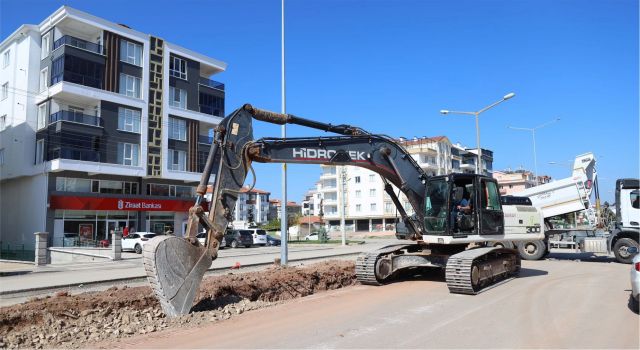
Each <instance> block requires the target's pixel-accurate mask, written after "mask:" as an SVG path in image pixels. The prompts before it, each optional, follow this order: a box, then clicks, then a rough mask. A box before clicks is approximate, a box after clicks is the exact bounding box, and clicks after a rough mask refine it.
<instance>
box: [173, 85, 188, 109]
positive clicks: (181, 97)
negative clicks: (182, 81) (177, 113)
mask: <svg viewBox="0 0 640 350" xmlns="http://www.w3.org/2000/svg"><path fill="white" fill-rule="evenodd" d="M169 105H170V106H171V107H176V108H182V109H187V91H186V90H183V89H178V88H175V87H173V86H170V87H169Z"/></svg>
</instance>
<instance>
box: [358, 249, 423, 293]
mask: <svg viewBox="0 0 640 350" xmlns="http://www.w3.org/2000/svg"><path fill="white" fill-rule="evenodd" d="M412 245H413V244H396V245H390V246H386V247H384V248H380V249H377V250H374V251H371V252H368V253H363V254H360V255H359V256H358V258H357V259H356V279H357V280H358V282H360V283H362V284H367V285H371V286H381V285H382V284H383V283H384V281H379V280H378V277H376V263H377V262H378V260H379V259H380V257H382V256H384V255H386V254H389V253H393V252H395V251H397V250H400V249H403V248H406V247H409V246H412Z"/></svg>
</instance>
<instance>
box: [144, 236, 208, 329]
mask: <svg viewBox="0 0 640 350" xmlns="http://www.w3.org/2000/svg"><path fill="white" fill-rule="evenodd" d="M142 258H143V259H142V260H143V264H144V269H145V272H146V273H147V279H148V280H149V284H150V285H151V288H152V289H153V292H154V293H155V295H156V297H157V298H158V300H159V301H160V305H161V306H162V309H163V311H164V313H165V314H166V315H167V316H170V317H174V316H179V315H185V314H187V313H189V311H190V310H191V306H192V305H193V299H194V298H195V296H196V292H197V291H198V289H199V287H200V282H201V281H202V277H203V276H204V273H205V272H206V271H207V269H208V268H209V266H211V255H210V254H209V252H208V251H207V249H206V248H204V247H198V246H195V245H192V244H191V243H189V242H188V241H187V240H185V239H184V238H179V237H175V236H157V237H154V238H153V239H152V240H151V241H149V242H148V243H147V244H145V245H144V250H143V255H142Z"/></svg>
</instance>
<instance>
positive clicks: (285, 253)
mask: <svg viewBox="0 0 640 350" xmlns="http://www.w3.org/2000/svg"><path fill="white" fill-rule="evenodd" d="M280 35H281V40H282V52H281V58H282V76H281V78H282V84H281V89H282V90H281V91H280V92H281V97H282V101H281V103H282V114H287V100H286V97H285V96H286V86H285V74H284V0H282V30H281V31H280ZM282 138H283V139H285V138H287V126H286V124H282ZM280 213H281V215H280V242H281V243H280V264H281V265H282V266H284V265H287V261H288V260H289V247H288V246H287V242H288V239H289V230H288V228H287V226H288V224H289V222H288V217H287V164H286V163H282V205H281V208H280Z"/></svg>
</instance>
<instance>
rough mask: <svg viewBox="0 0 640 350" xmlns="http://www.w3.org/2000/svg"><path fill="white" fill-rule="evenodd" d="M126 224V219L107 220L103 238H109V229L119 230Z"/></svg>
mask: <svg viewBox="0 0 640 350" xmlns="http://www.w3.org/2000/svg"><path fill="white" fill-rule="evenodd" d="M126 226H127V222H126V221H122V220H107V231H106V232H105V233H104V235H105V236H104V239H111V231H113V232H120V234H122V230H124V228H125V227H126Z"/></svg>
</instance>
